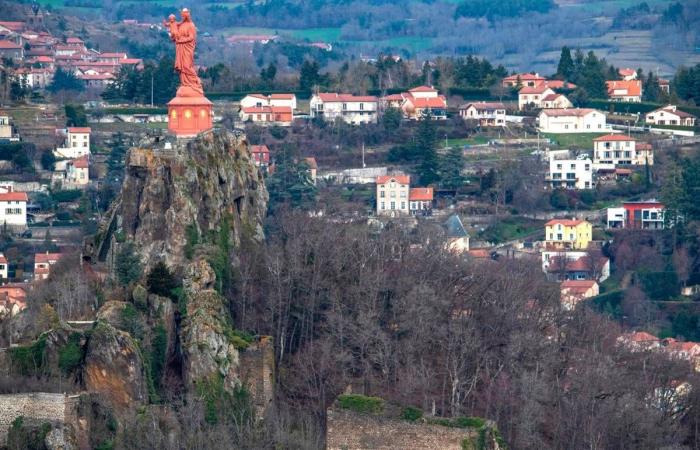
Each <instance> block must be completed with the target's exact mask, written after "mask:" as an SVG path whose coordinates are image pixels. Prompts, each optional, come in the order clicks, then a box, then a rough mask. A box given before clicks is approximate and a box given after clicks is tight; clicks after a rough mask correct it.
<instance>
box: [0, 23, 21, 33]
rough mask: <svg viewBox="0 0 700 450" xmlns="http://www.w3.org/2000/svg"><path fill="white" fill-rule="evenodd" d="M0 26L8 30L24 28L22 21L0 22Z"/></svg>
mask: <svg viewBox="0 0 700 450" xmlns="http://www.w3.org/2000/svg"><path fill="white" fill-rule="evenodd" d="M0 27H5V28H7V29H8V30H10V31H22V30H23V29H24V22H9V21H2V22H0Z"/></svg>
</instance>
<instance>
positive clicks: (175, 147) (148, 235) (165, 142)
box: [86, 130, 268, 271]
mask: <svg viewBox="0 0 700 450" xmlns="http://www.w3.org/2000/svg"><path fill="white" fill-rule="evenodd" d="M267 199H268V195H267V190H266V189H265V185H264V182H263V180H262V177H261V175H260V171H259V170H258V169H257V167H256V166H255V164H254V162H253V160H252V158H251V156H250V152H249V150H248V143H247V141H246V138H245V135H244V134H242V133H231V132H227V131H225V130H222V131H214V132H210V133H205V134H202V135H200V136H199V137H197V138H196V139H193V140H189V141H187V140H182V139H180V140H176V139H174V138H162V137H161V138H150V139H146V140H144V141H143V142H141V144H140V145H139V147H134V148H132V149H130V150H129V154H128V157H127V161H126V175H125V179H124V184H123V186H122V192H121V194H120V196H119V198H118V199H117V201H116V202H115V203H114V204H113V206H112V210H111V211H110V216H109V221H108V222H107V223H105V224H103V227H102V228H101V230H100V232H99V233H98V235H97V236H95V240H94V242H92V243H87V245H86V250H87V252H88V256H92V257H93V258H98V259H100V260H105V259H107V258H109V256H110V254H112V253H114V248H115V246H117V245H118V242H119V241H124V240H131V241H133V242H135V244H136V247H137V249H138V250H139V251H140V253H141V256H142V259H143V262H144V263H145V266H146V267H150V266H152V265H153V264H154V263H156V262H158V261H165V262H166V264H168V266H170V267H171V268H174V269H176V270H178V271H181V270H182V269H183V268H184V266H185V265H186V262H187V261H186V257H185V253H186V247H188V240H190V241H191V240H192V236H195V237H196V236H206V235H207V234H208V233H209V232H210V231H216V230H218V229H219V227H221V226H222V224H225V223H226V224H230V226H231V227H232V238H233V243H234V245H235V244H236V243H238V242H239V241H240V238H241V236H243V235H244V233H245V234H248V235H250V236H251V237H258V238H262V226H261V224H262V220H263V218H264V215H265V211H266V208H267ZM189 244H192V242H189Z"/></svg>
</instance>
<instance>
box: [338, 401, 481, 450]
mask: <svg viewBox="0 0 700 450" xmlns="http://www.w3.org/2000/svg"><path fill="white" fill-rule="evenodd" d="M326 420H327V422H326V425H327V430H328V431H327V435H326V449H327V450H370V449H371V450H395V449H412V450H462V441H463V440H464V439H466V438H473V437H474V436H473V432H471V431H468V430H464V429H459V428H449V427H444V426H440V425H428V424H424V423H413V422H408V421H405V420H397V419H389V418H385V417H379V416H373V415H370V414H359V413H355V412H352V411H348V410H344V409H339V408H337V409H329V410H328V415H327V419H326Z"/></svg>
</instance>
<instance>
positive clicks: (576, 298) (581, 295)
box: [559, 280, 600, 311]
mask: <svg viewBox="0 0 700 450" xmlns="http://www.w3.org/2000/svg"><path fill="white" fill-rule="evenodd" d="M559 288H560V293H561V305H562V307H563V308H564V309H566V310H568V311H571V310H573V309H574V308H576V305H577V304H579V303H580V302H582V301H583V300H585V299H587V298H591V297H595V296H596V295H598V294H599V293H600V286H599V285H598V282H597V281H595V280H564V281H562V283H561V284H560V285H559Z"/></svg>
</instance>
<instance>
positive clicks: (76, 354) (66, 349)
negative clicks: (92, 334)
mask: <svg viewBox="0 0 700 450" xmlns="http://www.w3.org/2000/svg"><path fill="white" fill-rule="evenodd" d="M82 359H83V352H82V349H81V348H80V334H79V333H72V334H71V335H70V336H68V343H67V344H66V345H64V346H63V347H61V348H60V349H59V350H58V367H59V368H60V369H61V371H63V373H64V374H65V375H69V374H71V373H73V371H75V369H77V368H78V367H79V366H80V362H81V360H82Z"/></svg>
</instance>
